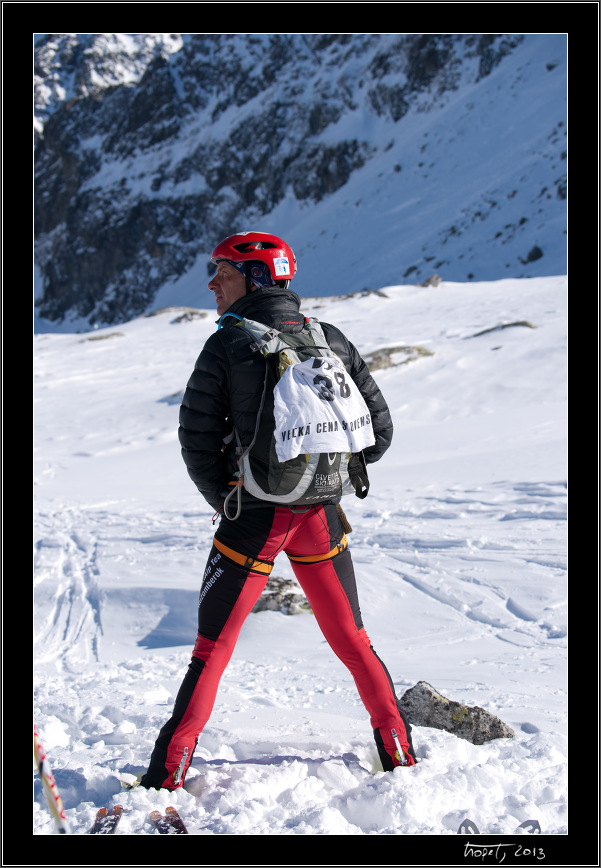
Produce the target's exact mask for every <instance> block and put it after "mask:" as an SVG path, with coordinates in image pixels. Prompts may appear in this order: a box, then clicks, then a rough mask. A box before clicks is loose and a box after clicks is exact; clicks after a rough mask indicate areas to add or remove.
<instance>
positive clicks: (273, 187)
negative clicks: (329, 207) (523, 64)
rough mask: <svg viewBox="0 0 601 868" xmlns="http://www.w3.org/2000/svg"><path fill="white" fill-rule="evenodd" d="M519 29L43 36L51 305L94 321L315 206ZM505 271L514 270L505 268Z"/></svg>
mask: <svg viewBox="0 0 601 868" xmlns="http://www.w3.org/2000/svg"><path fill="white" fill-rule="evenodd" d="M522 39H523V37H521V36H519V35H510V36H506V35H482V36H480V35H466V36H461V35H450V36H447V35H437V34H434V35H403V34H400V35H394V34H393V35H387V34H304V35H298V34H292V35H276V34H263V35H261V34H256V35H254V34H229V35H223V36H222V35H203V34H196V35H194V34H192V35H187V34H132V35H126V34H82V35H73V34H69V35H58V36H57V35H49V36H47V37H45V38H44V39H42V40H41V41H39V42H38V44H37V46H36V49H35V74H36V148H35V235H36V264H37V267H38V269H39V274H40V276H41V284H42V287H43V292H42V293H41V294H40V297H39V298H38V312H39V313H40V314H41V315H42V316H43V317H45V318H47V319H49V320H60V319H63V318H64V317H66V316H75V315H77V316H78V317H84V318H86V319H87V320H88V321H89V322H90V324H92V323H94V322H96V323H107V324H110V323H114V322H118V321H122V320H123V319H126V318H129V317H131V316H135V315H138V314H140V313H142V312H144V311H145V310H147V309H148V308H149V306H150V305H151V304H152V301H153V298H154V297H155V295H156V292H157V290H158V289H159V287H161V286H162V285H164V284H165V283H166V282H169V281H173V280H175V279H176V278H177V277H179V276H181V275H182V274H184V273H185V272H187V271H188V270H189V269H190V268H191V267H192V266H193V264H194V263H195V261H196V259H197V257H198V256H199V254H205V255H206V254H207V253H208V252H210V250H211V249H212V247H213V246H214V244H215V243H216V242H217V241H219V240H220V239H221V238H222V237H224V236H225V235H227V234H230V233H231V232H234V231H239V230H240V229H241V228H252V227H254V228H260V227H259V224H260V222H261V218H263V217H264V216H265V215H269V214H270V213H272V212H273V211H274V209H275V208H276V207H277V206H278V205H280V204H281V203H282V201H283V200H284V198H285V197H288V198H289V199H290V201H292V202H293V203H294V206H295V207H296V208H300V209H302V207H303V206H306V205H308V204H311V205H317V204H319V203H321V202H323V201H325V200H326V199H327V198H328V197H330V196H331V195H332V194H333V193H335V192H336V191H338V190H339V189H340V188H342V187H343V186H344V185H345V184H347V182H348V181H349V179H350V178H351V176H352V175H353V173H355V172H356V171H357V170H358V169H360V168H361V167H363V166H364V165H365V164H366V163H368V162H369V161H370V160H372V159H373V158H374V156H375V155H377V154H379V153H381V152H382V150H383V148H384V147H385V146H388V147H389V146H390V145H385V143H383V141H382V139H381V130H382V123H383V122H385V123H386V124H387V129H391V130H392V129H395V128H397V129H398V128H399V127H400V125H401V124H403V120H404V119H405V118H406V117H407V116H408V115H411V116H412V117H413V118H416V117H422V118H423V117H425V116H426V115H427V114H428V113H433V112H436V111H440V110H441V109H442V108H444V107H445V106H447V105H448V103H449V100H450V98H451V96H452V94H454V93H457V92H459V91H460V89H461V88H462V87H466V86H468V85H473V84H474V83H477V82H478V81H480V80H482V79H483V78H486V77H487V76H489V75H490V74H491V72H492V71H493V70H494V69H496V68H498V67H499V65H501V64H503V61H504V59H505V58H506V57H508V56H510V55H511V53H512V52H514V51H515V50H516V49H517V48H518V47H519V45H520V43H521V41H522ZM499 276H506V275H499Z"/></svg>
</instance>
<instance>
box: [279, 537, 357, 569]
mask: <svg viewBox="0 0 601 868" xmlns="http://www.w3.org/2000/svg"><path fill="white" fill-rule="evenodd" d="M346 548H348V540H347V538H346V536H343V537H342V539H341V540H340V542H339V543H338V545H337V546H335V547H334V548H333V549H331V550H330V551H329V552H326V554H325V555H307V556H306V557H297V556H296V555H288V560H291V561H294V562H295V563H297V564H318V563H319V562H320V561H327V560H329V559H330V558H333V557H336V555H338V554H340V552H343V551H344V550H345V549H346Z"/></svg>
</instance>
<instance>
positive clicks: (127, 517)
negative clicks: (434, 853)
mask: <svg viewBox="0 0 601 868" xmlns="http://www.w3.org/2000/svg"><path fill="white" fill-rule="evenodd" d="M205 299H206V302H205ZM210 301H211V300H210V299H209V297H208V294H206V293H205V295H202V294H201V293H200V292H199V302H198V303H199V305H202V304H206V310H205V311H204V312H205V313H206V316H205V317H197V318H190V317H186V316H183V317H182V314H183V313H185V311H183V310H178V309H168V310H164V311H163V312H159V313H157V314H156V315H154V316H147V317H142V318H139V319H136V320H133V321H131V322H127V323H124V324H123V325H121V326H118V327H116V328H107V329H104V330H97V331H94V332H88V333H81V334H76V333H71V334H67V333H62V334H40V335H37V336H36V338H35V342H34V343H35V398H36V404H35V432H36V444H35V445H36V456H35V537H36V552H35V596H34V603H35V612H34V616H35V617H34V633H35V636H34V638H35V702H34V706H35V722H36V724H37V727H38V730H39V734H40V738H41V741H42V743H43V745H44V748H45V750H46V753H47V755H48V759H49V762H50V765H51V768H52V769H53V772H54V776H55V779H56V782H57V785H58V788H59V791H60V794H61V797H62V799H63V802H64V805H65V807H66V813H67V817H68V819H69V822H70V824H71V829H72V832H73V833H74V834H80V835H81V834H85V833H86V832H87V831H88V830H89V828H90V827H91V825H92V821H93V818H94V816H95V814H96V811H97V809H98V808H99V807H101V806H108V807H111V806H112V805H114V804H119V803H120V804H122V805H123V806H124V809H125V810H124V815H123V818H122V820H121V823H120V826H119V829H118V833H119V834H130V835H131V834H145V835H148V834H156V832H154V830H153V827H152V826H151V825H150V823H149V820H148V814H149V811H150V810H151V809H153V808H164V807H166V806H167V805H169V804H173V805H175V806H176V807H177V808H178V809H179V810H180V812H181V814H182V815H183V816H184V817H185V820H186V823H187V826H188V830H189V832H190V834H197V835H215V834H230V835H345V836H349V835H354V836H362V835H374V834H389V835H455V834H456V833H457V829H458V826H459V824H460V823H461V821H462V820H463V819H464V818H465V817H469V818H471V819H472V820H473V821H474V822H476V823H477V825H478V826H479V828H480V829H481V830H486V831H488V832H492V833H495V834H498V835H503V834H511V833H512V832H513V831H514V829H515V828H516V827H517V825H518V824H519V823H520V822H522V821H524V820H527V819H536V820H538V821H539V822H540V824H541V827H542V829H543V831H544V832H545V833H547V834H549V835H562V834H566V832H567V817H566V811H567V808H566V754H567V738H566V727H567V712H566V530H565V527H566V280H565V278H564V277H561V276H558V277H541V278H533V279H524V280H517V279H516V280H499V281H493V282H488V283H470V284H459V283H445V282H443V283H441V284H440V285H439V286H437V287H432V286H429V287H424V286H390V287H384V288H383V289H382V290H381V292H380V293H371V294H359V295H355V296H353V297H347V298H337V297H331V298H319V299H317V298H315V299H305V300H304V303H303V310H304V312H305V313H306V314H308V315H312V316H317V317H319V318H321V319H322V320H324V321H326V322H333V323H335V324H336V325H338V326H340V327H341V328H342V329H343V330H344V331H345V332H346V333H347V334H348V336H349V338H350V339H351V340H352V341H353V343H355V345H356V346H357V347H358V349H359V350H360V351H361V353H362V354H363V355H365V356H369V354H370V353H373V352H375V351H377V350H382V349H388V348H395V349H396V350H397V352H396V353H393V354H392V360H393V362H396V364H393V365H392V366H390V367H387V368H379V369H377V370H376V369H374V371H373V373H374V377H375V378H376V380H377V382H378V383H379V385H380V387H381V389H382V391H383V393H384V395H385V397H386V398H387V400H388V402H389V405H390V408H391V412H392V415H393V418H394V423H395V437H394V441H393V445H392V447H391V448H390V450H389V452H388V453H387V454H386V455H385V457H384V458H383V459H382V460H381V462H379V464H378V465H375V466H373V468H372V470H371V491H370V495H369V497H368V498H367V499H366V500H363V501H361V500H358V499H356V498H345V503H344V509H345V512H346V514H347V516H348V518H349V521H350V523H351V525H352V527H353V531H352V533H351V535H350V538H349V540H350V545H351V549H352V554H353V558H354V562H355V568H356V573H357V582H358V587H359V595H360V601H361V605H362V611H363V618H364V622H365V625H366V629H367V632H368V634H369V636H370V638H371V641H372V644H373V646H374V648H375V650H376V652H377V653H378V655H379V656H380V657H381V658H382V659H383V661H384V662H385V663H386V665H387V667H388V669H389V671H390V673H391V676H392V678H393V681H394V685H395V689H396V691H397V695H399V696H402V694H403V693H404V691H405V690H406V689H408V688H409V687H412V686H413V685H414V684H416V683H417V682H418V681H420V680H424V681H427V682H429V683H430V684H432V685H433V686H434V687H435V688H436V689H437V690H438V691H439V692H440V693H442V694H443V695H444V696H446V697H447V698H449V699H455V700H459V701H461V702H465V703H467V704H468V705H478V706H481V707H482V708H485V709H486V710H488V711H490V712H492V713H493V714H495V715H496V716H498V717H500V718H501V720H503V721H504V722H505V723H506V724H508V725H509V726H510V727H512V729H513V730H514V732H515V735H514V737H513V738H511V739H499V740H496V741H492V742H488V743H486V744H484V745H481V746H475V745H473V744H471V743H470V742H468V741H465V740H462V739H459V738H457V737H455V736H454V735H451V734H450V733H448V732H445V731H442V730H438V729H434V728H429V727H420V726H415V727H414V729H413V739H414V745H415V748H416V752H417V756H418V759H419V762H418V764H417V765H416V766H415V767H413V768H411V769H403V768H398V769H396V770H395V771H394V772H393V773H385V772H383V771H381V767H380V766H379V764H378V760H377V754H376V750H375V745H374V743H373V738H372V733H371V729H370V725H369V720H368V717H367V714H366V712H365V710H364V708H363V705H362V704H361V701H360V699H359V697H358V694H357V692H356V689H355V686H354V683H353V681H352V679H351V677H350V675H349V673H348V672H347V670H346V668H345V667H344V666H343V665H342V664H341V663H340V662H339V661H338V660H337V659H336V658H335V657H334V655H333V654H332V652H331V651H330V649H329V648H328V646H327V644H326V643H325V641H324V639H323V637H322V635H321V633H320V631H319V629H318V627H317V625H316V623H315V620H314V617H313V616H312V614H310V612H303V613H301V614H297V615H292V616H291V615H286V614H283V613H280V612H274V611H264V612H261V613H257V614H252V615H251V616H249V618H248V620H247V622H246V624H245V626H244V628H243V631H242V634H241V637H240V640H239V643H238V645H237V648H236V650H235V653H234V656H233V658H232V661H231V664H230V666H229V667H228V669H227V670H226V672H225V675H224V677H223V680H222V684H221V688H220V691H219V694H218V697H217V702H216V705H215V709H214V712H213V715H212V717H211V719H210V721H209V724H208V725H207V727H206V729H205V731H204V732H203V733H202V734H201V736H200V739H199V742H198V748H197V751H196V754H195V757H194V761H193V765H192V768H191V771H190V773H189V775H188V778H187V782H186V787H185V789H180V790H179V791H177V792H175V793H167V792H165V791H161V792H159V793H157V792H148V791H146V790H143V789H141V788H136V789H133V790H129V791H127V790H124V789H123V786H122V783H121V780H122V779H123V778H124V777H125V778H126V779H127V776H128V775H129V776H130V777H131V776H133V775H135V774H137V773H139V772H141V771H143V770H144V769H145V767H146V764H147V762H148V759H149V756H150V752H151V749H152V746H153V743H154V740H155V738H156V735H157V733H158V730H159V728H160V727H161V725H162V724H163V723H164V722H165V721H166V719H167V718H168V717H169V716H170V714H171V710H172V705H173V701H174V697H175V694H176V692H177V689H178V687H179V684H180V681H181V679H182V677H183V675H184V673H185V670H186V667H187V664H188V661H189V658H190V654H191V649H192V646H193V643H194V640H195V637H196V622H195V619H196V607H197V599H198V593H199V587H200V582H201V577H202V574H203V571H204V566H205V561H206V557H207V554H208V551H209V548H210V544H211V539H212V535H213V532H214V526H213V524H212V512H213V511H212V510H211V508H210V507H209V506H208V505H207V504H206V503H205V502H204V500H203V499H202V498H201V497H200V495H199V494H198V493H197V491H196V489H195V487H194V485H193V483H192V482H191V481H190V479H189V477H188V475H187V473H186V470H185V467H184V464H183V461H182V459H181V456H180V450H179V444H178V439H177V426H178V406H179V403H180V401H181V395H182V390H183V388H184V387H185V385H186V382H187V379H188V377H189V375H190V373H191V371H192V368H193V365H194V362H195V360H196V357H197V356H198V354H199V352H200V350H201V349H202V346H203V344H204V341H205V340H206V339H207V337H208V336H209V335H210V334H211V333H212V332H213V331H214V329H215V314H214V309H213V308H212V307H211V306H210ZM400 347H421V348H423V350H427V351H428V352H429V353H430V355H428V354H425V353H421V354H418V353H417V352H414V353H413V355H412V359H413V360H412V361H409V362H408V363H406V364H401V362H403V361H405V360H406V359H407V358H408V357H409V355H410V354H409V353H407V351H403V350H400V349H399V348H400ZM274 575H279V576H282V577H286V578H293V574H292V571H291V569H290V566H289V564H288V562H287V560H286V559H285V557H281V558H280V559H278V560H276V567H275V570H274ZM34 792H35V803H34V834H37V835H46V834H51V833H53V832H54V825H53V820H52V818H51V815H50V812H49V810H48V806H47V803H46V800H45V797H44V794H43V792H42V788H41V784H40V781H39V780H38V779H37V776H36V782H35V790H34ZM204 858H205V857H201V859H204ZM159 861H160V862H162V863H163V864H164V857H161V858H160V859H159ZM170 861H171V860H170ZM242 861H253V857H249V858H248V859H243V860H242ZM369 861H373V860H369ZM84 864H85V863H84ZM144 864H148V863H147V862H145V863H144ZM284 864H285V863H284Z"/></svg>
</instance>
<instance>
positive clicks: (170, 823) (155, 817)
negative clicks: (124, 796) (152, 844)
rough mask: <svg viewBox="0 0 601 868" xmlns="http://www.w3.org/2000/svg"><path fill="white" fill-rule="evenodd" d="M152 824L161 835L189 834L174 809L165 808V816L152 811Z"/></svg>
mask: <svg viewBox="0 0 601 868" xmlns="http://www.w3.org/2000/svg"><path fill="white" fill-rule="evenodd" d="M150 822H151V823H152V824H153V826H154V827H155V828H156V829H157V831H158V833H159V835H187V834H188V830H187V829H186V826H185V824H184V821H183V820H182V818H181V817H180V815H179V813H178V812H177V810H176V809H175V808H173V807H169V808H165V813H164V814H161V812H160V811H151V812H150Z"/></svg>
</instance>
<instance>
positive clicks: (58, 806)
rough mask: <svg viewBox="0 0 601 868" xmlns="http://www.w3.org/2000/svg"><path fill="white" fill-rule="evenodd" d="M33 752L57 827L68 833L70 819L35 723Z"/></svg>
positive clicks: (60, 831)
mask: <svg viewBox="0 0 601 868" xmlns="http://www.w3.org/2000/svg"><path fill="white" fill-rule="evenodd" d="M33 754H34V757H35V764H36V766H37V767H38V772H39V773H40V777H41V779H42V784H43V785H44V793H45V794H46V798H47V800H48V805H49V807H50V813H51V814H52V816H53V817H54V820H55V822H56V828H57V829H58V832H59V833H60V834H68V833H69V832H70V831H71V829H70V827H69V821H68V820H67V817H66V815H65V809H64V807H63V803H62V800H61V797H60V795H59V792H58V789H57V786H56V783H55V781H54V777H53V775H52V769H51V768H50V765H49V763H48V760H47V758H46V754H45V752H44V748H43V747H42V743H41V741H40V737H39V735H38V730H37V727H36V726H35V724H34V726H33Z"/></svg>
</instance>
